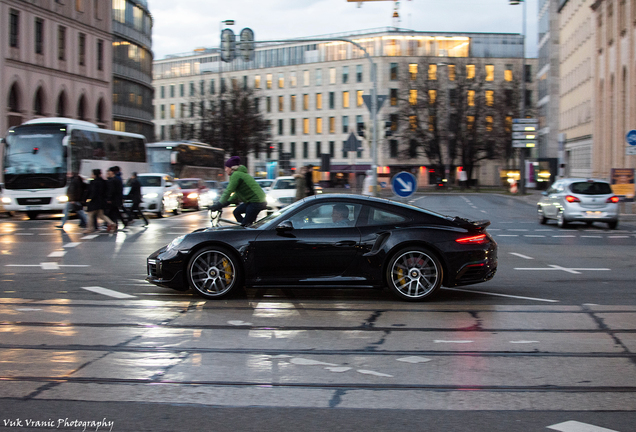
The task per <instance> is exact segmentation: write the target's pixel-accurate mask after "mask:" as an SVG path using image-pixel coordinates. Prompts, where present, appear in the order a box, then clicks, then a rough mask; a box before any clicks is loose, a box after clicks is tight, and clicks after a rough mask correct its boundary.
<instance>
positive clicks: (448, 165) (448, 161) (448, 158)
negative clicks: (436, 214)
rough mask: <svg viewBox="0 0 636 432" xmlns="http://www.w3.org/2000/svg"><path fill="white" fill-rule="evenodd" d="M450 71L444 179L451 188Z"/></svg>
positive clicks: (447, 87) (441, 63)
mask: <svg viewBox="0 0 636 432" xmlns="http://www.w3.org/2000/svg"><path fill="white" fill-rule="evenodd" d="M437 66H446V67H448V66H450V63H446V62H440V63H437ZM449 77H450V71H449V70H448V69H446V97H445V98H444V99H446V103H445V105H446V169H445V170H444V177H445V182H446V185H447V186H449V185H450V183H449V180H450V172H451V165H452V164H451V162H452V161H451V136H450V133H451V132H450V131H451V115H450V78H449Z"/></svg>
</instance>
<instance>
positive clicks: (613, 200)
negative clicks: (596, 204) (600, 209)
mask: <svg viewBox="0 0 636 432" xmlns="http://www.w3.org/2000/svg"><path fill="white" fill-rule="evenodd" d="M619 201H620V198H619V197H617V196H616V195H614V196H613V197H609V198H608V199H607V200H606V201H605V202H608V203H617V202H619Z"/></svg>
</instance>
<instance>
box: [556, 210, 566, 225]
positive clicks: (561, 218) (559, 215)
mask: <svg viewBox="0 0 636 432" xmlns="http://www.w3.org/2000/svg"><path fill="white" fill-rule="evenodd" d="M557 226H558V227H559V228H565V227H566V226H568V221H567V220H565V215H564V214H563V210H560V211H559V213H557Z"/></svg>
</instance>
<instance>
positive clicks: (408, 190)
mask: <svg viewBox="0 0 636 432" xmlns="http://www.w3.org/2000/svg"><path fill="white" fill-rule="evenodd" d="M391 187H392V188H393V193H395V194H396V195H397V196H399V197H402V198H407V197H410V196H411V195H413V194H414V193H415V191H416V190H417V179H416V178H415V176H414V175H413V174H411V173H410V172H406V171H402V172H401V173H398V174H396V175H395V176H393V178H392V179H391Z"/></svg>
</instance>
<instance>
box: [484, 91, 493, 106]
mask: <svg viewBox="0 0 636 432" xmlns="http://www.w3.org/2000/svg"><path fill="white" fill-rule="evenodd" d="M494 105H495V92H494V91H493V90H486V106H489V107H491V106H494Z"/></svg>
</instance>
